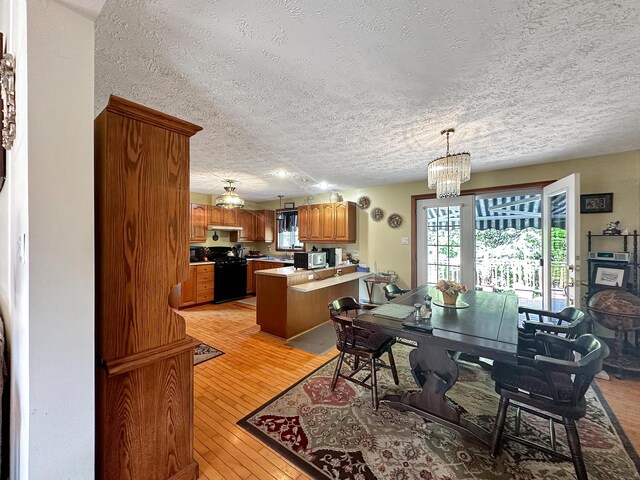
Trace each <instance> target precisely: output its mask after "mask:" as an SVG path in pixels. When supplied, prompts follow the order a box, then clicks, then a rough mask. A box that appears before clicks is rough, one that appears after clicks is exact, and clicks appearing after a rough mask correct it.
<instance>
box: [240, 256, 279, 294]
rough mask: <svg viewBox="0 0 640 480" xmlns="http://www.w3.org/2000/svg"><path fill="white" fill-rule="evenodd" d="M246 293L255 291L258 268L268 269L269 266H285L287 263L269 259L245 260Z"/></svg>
mask: <svg viewBox="0 0 640 480" xmlns="http://www.w3.org/2000/svg"><path fill="white" fill-rule="evenodd" d="M247 265H248V267H247V293H255V291H256V274H255V272H257V271H258V270H268V269H270V268H280V267H286V266H287V265H288V264H286V263H282V262H272V261H270V260H250V261H249V262H247Z"/></svg>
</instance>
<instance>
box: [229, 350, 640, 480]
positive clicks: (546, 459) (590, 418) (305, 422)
mask: <svg viewBox="0 0 640 480" xmlns="http://www.w3.org/2000/svg"><path fill="white" fill-rule="evenodd" d="M409 350H410V349H409V347H405V346H403V345H396V346H394V355H395V357H396V363H397V365H398V366H399V368H398V373H399V374H400V385H399V386H395V385H394V384H393V381H392V379H391V375H390V372H389V371H388V370H386V369H383V370H382V371H381V372H380V375H379V379H378V382H379V391H380V393H381V396H382V394H384V392H385V391H387V392H394V393H395V392H403V391H407V390H415V389H416V385H415V383H414V382H413V379H412V377H411V375H410V373H409V369H408V368H401V366H403V365H405V366H406V365H408V358H407V357H408V352H409ZM335 362H336V360H335V359H334V360H332V361H330V362H329V363H327V364H325V365H324V366H323V367H320V368H319V369H318V370H316V371H315V372H313V373H312V374H311V375H309V376H307V377H306V378H304V379H303V380H301V381H300V382H298V383H297V384H296V385H294V386H293V387H291V388H290V389H288V390H287V391H285V392H283V393H282V394H280V395H279V396H278V397H276V398H274V399H272V400H271V401H269V402H268V403H267V404H265V405H263V406H262V407H260V408H259V409H258V410H256V411H255V412H253V413H251V414H249V415H248V416H246V417H245V418H243V419H242V420H240V421H239V422H238V424H239V425H240V426H242V427H243V428H245V429H246V430H247V431H249V432H250V433H252V434H253V435H255V436H256V437H257V438H259V439H260V440H262V441H263V442H265V443H266V444H267V445H269V446H270V447H271V448H273V449H275V450H277V451H278V452H279V453H281V454H282V455H284V456H285V457H286V458H288V459H289V460H291V461H292V462H293V463H295V464H296V465H298V466H299V467H300V468H301V469H304V470H305V471H306V472H307V473H308V474H309V475H311V476H312V477H313V478H318V479H326V478H329V479H359V480H368V479H380V480H382V479H403V480H404V479H407V480H408V479H432V480H435V479H439V480H452V479H496V480H497V479H505V478H515V479H522V480H525V479H526V480H530V479H538V478H539V479H545V480H551V479H575V471H574V468H573V464H572V463H570V462H565V461H562V460H559V459H557V458H555V457H551V456H547V455H545V454H543V453H541V452H539V451H537V450H533V449H529V448H526V447H524V446H522V445H520V444H518V443H515V442H509V441H506V442H505V443H504V444H503V449H502V453H501V455H500V456H499V457H498V458H497V459H492V458H491V456H490V455H489V452H488V449H486V448H484V447H482V446H480V445H479V444H473V443H470V442H468V441H466V440H464V439H463V438H462V437H461V436H460V435H459V434H458V433H456V432H454V431H452V430H449V429H447V428H444V427H441V426H440V425H438V424H435V423H433V422H429V421H426V420H424V419H422V418H420V417H418V416H417V415H414V414H412V413H407V412H405V413H401V412H398V411H395V410H392V409H390V408H389V407H388V406H386V405H384V403H383V404H381V406H380V408H379V409H378V411H377V412H375V411H373V409H372V407H371V396H370V392H369V391H368V390H365V389H364V388H361V387H359V386H357V385H355V384H352V383H350V382H346V381H345V380H343V379H340V381H339V382H338V385H337V387H336V389H335V391H334V392H331V391H330V390H329V385H330V383H331V376H332V374H333V369H334V368H335ZM460 365H461V368H460V377H459V379H458V382H457V383H456V384H455V385H454V387H453V388H452V389H451V390H450V391H449V397H450V399H451V400H453V401H454V403H456V405H458V408H459V409H460V411H461V412H462V413H464V414H465V415H466V417H467V418H469V419H470V420H472V421H474V422H476V423H477V424H479V425H480V426H482V427H484V428H485V429H487V430H491V428H492V426H493V421H494V419H495V415H496V412H497V409H498V396H497V394H496V393H495V391H494V389H493V382H492V380H491V377H490V376H489V374H488V373H487V372H485V371H484V370H482V369H481V368H480V367H478V366H476V365H473V364H468V363H463V362H461V364H460ZM343 368H346V367H343ZM587 395H588V405H589V407H588V414H587V416H586V417H585V418H584V419H581V420H580V421H579V422H578V430H579V433H580V438H581V443H582V448H583V455H584V456H585V459H586V460H585V462H586V465H587V471H588V473H589V478H590V479H593V480H597V479H602V480H604V479H607V480H608V479H613V478H616V479H618V478H619V479H623V478H624V479H625V480H638V479H640V475H639V474H638V470H637V467H636V464H634V462H636V461H637V458H638V457H637V454H636V453H635V452H634V451H632V450H631V451H627V450H626V449H625V447H624V445H623V443H622V441H621V438H620V436H619V435H618V433H617V431H616V429H615V428H614V426H613V424H612V420H611V419H610V418H609V416H608V415H607V413H606V411H605V409H604V407H603V405H602V403H601V402H600V400H599V398H598V396H597V395H596V393H595V392H594V391H593V390H592V389H590V390H589V392H588V393H587ZM463 406H464V407H463ZM509 414H510V416H509V418H508V421H507V427H506V431H507V432H511V433H513V425H514V414H515V411H514V409H513V408H510V409H509ZM614 422H616V424H617V421H615V419H614ZM521 428H522V430H521V432H522V433H521V434H522V435H524V436H526V437H527V438H528V439H530V440H533V441H536V442H543V443H545V444H547V445H548V444H549V430H548V423H547V422H546V421H545V420H543V419H541V418H538V417H536V416H533V415H529V414H526V413H523V422H522V427H521ZM556 431H557V436H558V448H559V449H560V450H561V451H563V452H565V453H568V448H567V446H566V445H567V444H566V436H565V434H564V428H563V427H562V426H561V425H558V426H557V428H556ZM622 435H623V436H624V434H622Z"/></svg>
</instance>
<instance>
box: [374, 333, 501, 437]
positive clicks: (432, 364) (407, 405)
mask: <svg viewBox="0 0 640 480" xmlns="http://www.w3.org/2000/svg"><path fill="white" fill-rule="evenodd" d="M409 363H410V365H411V369H412V371H413V374H414V378H415V379H416V381H418V383H420V384H421V386H422V390H421V391H419V392H410V393H405V394H404V395H386V396H385V397H384V398H383V401H384V402H386V403H387V404H388V405H389V406H390V407H392V408H395V409H396V410H399V411H412V412H414V413H416V414H418V415H420V416H421V417H424V418H426V419H429V420H431V421H433V422H436V423H439V424H441V425H444V426H445V427H449V428H452V429H454V430H457V431H459V432H461V433H463V434H465V435H469V436H470V437H471V438H472V439H475V440H478V441H479V442H480V443H482V444H483V445H485V446H489V444H490V434H489V432H487V431H486V430H484V429H482V428H481V427H479V426H477V425H475V424H474V423H471V422H469V421H468V420H466V419H464V418H461V416H460V413H459V412H458V410H457V409H456V408H455V407H454V406H453V404H452V403H451V401H450V400H449V399H448V398H447V396H446V393H447V391H448V390H449V389H450V388H451V387H452V386H453V384H454V383H456V381H457V380H458V373H459V370H458V364H457V363H456V362H455V361H454V360H453V358H451V355H449V352H448V351H447V350H446V349H445V348H442V347H436V346H434V345H427V344H426V343H425V342H420V343H419V345H418V348H417V349H415V350H412V351H411V352H410V353H409Z"/></svg>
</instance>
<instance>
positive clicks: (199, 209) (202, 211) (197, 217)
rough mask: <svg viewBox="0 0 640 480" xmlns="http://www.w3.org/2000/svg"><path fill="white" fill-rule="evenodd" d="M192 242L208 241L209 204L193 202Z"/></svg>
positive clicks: (190, 239)
mask: <svg viewBox="0 0 640 480" xmlns="http://www.w3.org/2000/svg"><path fill="white" fill-rule="evenodd" d="M189 241H191V242H206V241H207V205H200V204H198V203H192V204H191V230H190V235H189Z"/></svg>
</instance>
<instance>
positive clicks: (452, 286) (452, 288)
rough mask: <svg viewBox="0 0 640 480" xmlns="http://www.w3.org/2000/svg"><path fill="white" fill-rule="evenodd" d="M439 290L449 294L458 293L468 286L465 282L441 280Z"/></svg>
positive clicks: (465, 289)
mask: <svg viewBox="0 0 640 480" xmlns="http://www.w3.org/2000/svg"><path fill="white" fill-rule="evenodd" d="M438 290H440V291H441V292H442V293H446V294H447V295H458V294H459V293H464V292H466V291H467V286H466V285H465V284H464V283H462V284H461V283H457V282H454V281H453V280H440V281H439V282H438Z"/></svg>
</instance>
